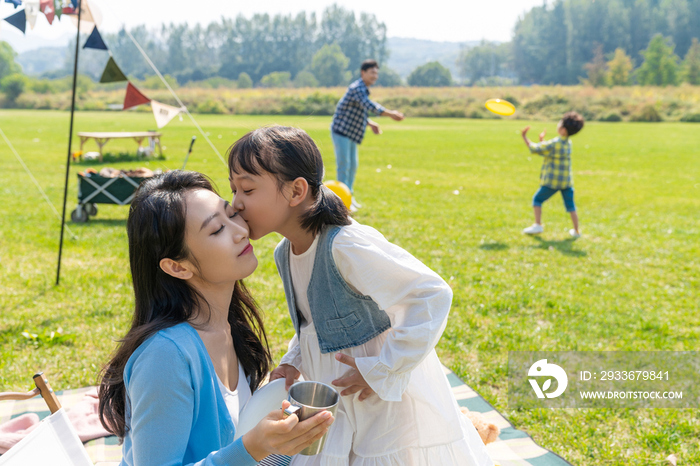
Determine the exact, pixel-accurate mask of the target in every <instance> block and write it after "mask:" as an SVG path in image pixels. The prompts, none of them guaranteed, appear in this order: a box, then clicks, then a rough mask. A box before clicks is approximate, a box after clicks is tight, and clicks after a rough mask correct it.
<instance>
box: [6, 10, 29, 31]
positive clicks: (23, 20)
mask: <svg viewBox="0 0 700 466" xmlns="http://www.w3.org/2000/svg"><path fill="white" fill-rule="evenodd" d="M5 21H7V22H8V23H10V24H11V25H13V26H14V27H16V28H17V29H19V30H20V31H22V34H24V29H25V28H26V27H27V15H26V13H25V12H24V10H19V11H18V12H17V13H15V14H14V15H12V16H8V17H7V18H5Z"/></svg>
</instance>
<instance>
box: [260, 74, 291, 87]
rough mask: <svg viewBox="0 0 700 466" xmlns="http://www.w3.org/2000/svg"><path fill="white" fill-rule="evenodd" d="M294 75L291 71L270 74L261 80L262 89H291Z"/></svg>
mask: <svg viewBox="0 0 700 466" xmlns="http://www.w3.org/2000/svg"><path fill="white" fill-rule="evenodd" d="M291 77H292V74H291V73H290V72H289V71H273V72H272V73H270V74H266V75H265V76H263V77H262V78H261V79H260V85H261V86H262V87H274V88H280V87H291V86H292V80H291Z"/></svg>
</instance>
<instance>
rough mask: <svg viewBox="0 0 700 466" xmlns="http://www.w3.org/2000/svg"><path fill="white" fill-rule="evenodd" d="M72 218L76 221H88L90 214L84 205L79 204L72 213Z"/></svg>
mask: <svg viewBox="0 0 700 466" xmlns="http://www.w3.org/2000/svg"><path fill="white" fill-rule="evenodd" d="M70 219H71V220H72V221H73V222H75V223H85V222H87V221H88V214H87V212H85V209H83V206H81V205H79V206H78V207H76V208H75V209H73V212H71V213H70Z"/></svg>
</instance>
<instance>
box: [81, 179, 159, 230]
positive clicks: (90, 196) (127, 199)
mask: <svg viewBox="0 0 700 466" xmlns="http://www.w3.org/2000/svg"><path fill="white" fill-rule="evenodd" d="M147 178H148V177H146V178H140V177H135V176H128V175H125V174H124V173H123V172H122V173H120V174H119V175H118V176H116V177H115V178H105V177H104V176H100V175H98V174H95V173H86V174H82V173H78V206H77V207H76V208H75V209H74V210H73V212H71V214H70V218H71V220H73V221H74V222H77V223H83V222H87V221H88V220H89V219H90V217H91V216H92V217H94V216H95V215H97V206H96V205H95V204H117V205H127V204H130V203H131V200H132V199H133V198H134V193H135V192H136V188H138V187H139V184H141V182H142V181H143V180H145V179H147Z"/></svg>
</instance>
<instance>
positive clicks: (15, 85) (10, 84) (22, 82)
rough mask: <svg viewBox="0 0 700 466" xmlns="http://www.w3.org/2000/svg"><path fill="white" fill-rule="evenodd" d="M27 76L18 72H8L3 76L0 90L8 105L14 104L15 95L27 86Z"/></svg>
mask: <svg viewBox="0 0 700 466" xmlns="http://www.w3.org/2000/svg"><path fill="white" fill-rule="evenodd" d="M28 85H29V78H27V77H26V76H25V75H23V74H20V73H14V74H10V75H8V76H5V77H4V78H2V80H1V81H0V90H2V92H4V93H5V97H7V101H8V103H9V104H10V105H13V106H14V105H15V102H16V101H17V97H19V96H20V95H21V94H22V92H24V90H25V89H26V88H27V87H28Z"/></svg>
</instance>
